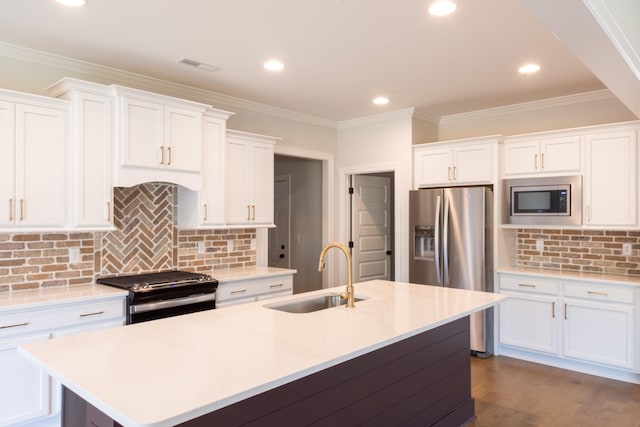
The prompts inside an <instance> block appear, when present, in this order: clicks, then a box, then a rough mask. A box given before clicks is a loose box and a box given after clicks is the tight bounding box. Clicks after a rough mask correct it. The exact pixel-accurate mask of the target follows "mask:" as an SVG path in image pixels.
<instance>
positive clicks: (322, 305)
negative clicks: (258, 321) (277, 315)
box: [265, 294, 365, 313]
mask: <svg viewBox="0 0 640 427" xmlns="http://www.w3.org/2000/svg"><path fill="white" fill-rule="evenodd" d="M363 299H365V298H359V297H356V298H355V301H356V302H357V301H362V300H363ZM346 303H347V300H346V299H343V298H341V297H340V295H336V294H330V295H318V296H315V297H310V298H303V299H299V300H295V301H285V302H279V303H274V304H266V305H265V307H266V308H271V309H273V310H279V311H286V312H287V313H312V312H314V311H319V310H325V309H327V308H332V307H338V306H341V305H345V304H346Z"/></svg>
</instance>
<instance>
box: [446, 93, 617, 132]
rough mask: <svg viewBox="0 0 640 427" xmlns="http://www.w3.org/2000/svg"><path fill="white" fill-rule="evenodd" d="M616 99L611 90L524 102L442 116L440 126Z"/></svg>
mask: <svg viewBox="0 0 640 427" xmlns="http://www.w3.org/2000/svg"><path fill="white" fill-rule="evenodd" d="M615 98H616V97H615V96H614V95H613V93H612V92H611V91H610V90H609V89H602V90H596V91H593V92H585V93H579V94H576V95H567V96H560V97H557V98H549V99H542V100H539V101H531V102H523V103H521V104H512V105H505V106H502V107H495V108H487V109H485V110H476V111H470V112H468V113H460V114H451V115H448V116H442V117H441V118H440V121H439V123H438V124H440V125H442V124H450V123H459V122H466V121H471V120H481V119H487V118H491V117H497V116H505V115H509V114H516V113H524V112H527V111H535V110H544V109H547V108H555V107H564V106H567V105H575V104H583V103H588V102H594V101H603V100H607V99H615Z"/></svg>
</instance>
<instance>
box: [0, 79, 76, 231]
mask: <svg viewBox="0 0 640 427" xmlns="http://www.w3.org/2000/svg"><path fill="white" fill-rule="evenodd" d="M67 109H68V104H67V103H66V102H65V101H58V100H53V99H48V98H43V97H35V96H28V95H24V94H17V93H14V92H0V124H1V125H2V129H0V142H1V148H0V151H1V152H0V155H1V156H0V167H1V169H2V172H0V174H2V175H1V176H2V181H1V182H0V197H2V199H1V203H2V205H1V206H2V209H0V211H1V213H0V226H3V227H20V228H24V227H28V228H44V229H46V228H50V227H54V228H57V227H61V226H64V225H65V222H66V188H65V185H66V177H65V172H66V165H67V162H66V157H67V120H68V113H67Z"/></svg>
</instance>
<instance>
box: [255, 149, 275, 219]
mask: <svg viewBox="0 0 640 427" xmlns="http://www.w3.org/2000/svg"><path fill="white" fill-rule="evenodd" d="M251 172H252V174H253V176H252V184H253V185H252V187H253V188H252V194H251V196H252V197H251V200H252V204H251V222H252V223H255V224H273V146H272V145H270V144H254V145H253V148H252V168H251Z"/></svg>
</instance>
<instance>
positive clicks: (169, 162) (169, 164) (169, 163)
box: [167, 147, 171, 166]
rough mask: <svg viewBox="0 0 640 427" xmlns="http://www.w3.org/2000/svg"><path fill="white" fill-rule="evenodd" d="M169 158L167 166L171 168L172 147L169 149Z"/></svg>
mask: <svg viewBox="0 0 640 427" xmlns="http://www.w3.org/2000/svg"><path fill="white" fill-rule="evenodd" d="M167 157H168V158H169V161H168V162H167V166H171V147H167Z"/></svg>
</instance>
